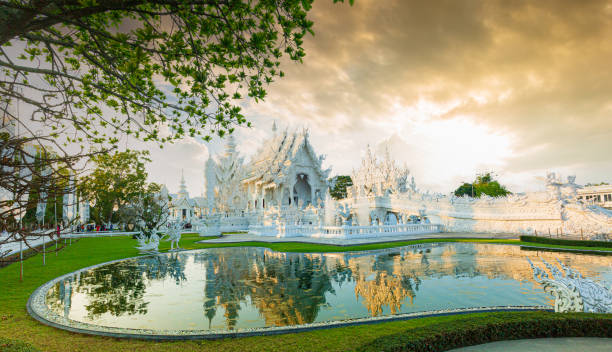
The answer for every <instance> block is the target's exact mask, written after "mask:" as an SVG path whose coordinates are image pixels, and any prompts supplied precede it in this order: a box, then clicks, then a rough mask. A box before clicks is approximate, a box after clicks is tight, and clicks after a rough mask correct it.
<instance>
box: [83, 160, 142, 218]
mask: <svg viewBox="0 0 612 352" xmlns="http://www.w3.org/2000/svg"><path fill="white" fill-rule="evenodd" d="M147 155H148V152H138V151H129V150H128V151H125V152H116V153H113V154H100V155H98V156H96V157H94V159H93V161H94V163H95V169H94V170H93V172H92V173H91V174H89V175H87V176H86V177H83V178H82V179H81V180H80V181H79V187H78V188H79V193H80V195H81V196H82V197H83V198H84V199H87V200H89V202H90V204H92V205H93V206H92V207H91V209H90V216H91V218H92V219H93V220H94V221H96V223H98V224H103V223H110V222H114V221H117V220H118V217H117V211H118V210H119V209H121V208H122V207H123V206H125V205H126V204H128V203H129V202H131V201H134V200H135V199H137V198H138V197H140V196H141V195H142V194H144V193H146V181H147V172H146V170H145V164H144V163H145V161H148V160H149V159H148V158H147Z"/></svg>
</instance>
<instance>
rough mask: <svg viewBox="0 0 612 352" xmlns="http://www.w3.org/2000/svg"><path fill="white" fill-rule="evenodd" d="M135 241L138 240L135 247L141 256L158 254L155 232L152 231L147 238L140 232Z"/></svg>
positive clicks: (157, 241) (157, 237)
mask: <svg viewBox="0 0 612 352" xmlns="http://www.w3.org/2000/svg"><path fill="white" fill-rule="evenodd" d="M136 240H138V246H136V248H137V249H138V250H139V251H140V253H141V254H152V253H158V252H159V236H157V231H153V234H152V235H151V236H150V237H149V238H147V236H145V234H144V233H142V232H141V233H140V235H138V236H137V237H136Z"/></svg>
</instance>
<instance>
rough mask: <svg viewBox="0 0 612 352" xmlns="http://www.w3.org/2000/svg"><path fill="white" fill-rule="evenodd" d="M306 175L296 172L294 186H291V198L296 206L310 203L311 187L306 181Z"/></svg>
mask: <svg viewBox="0 0 612 352" xmlns="http://www.w3.org/2000/svg"><path fill="white" fill-rule="evenodd" d="M308 181H309V180H308V175H306V174H297V176H296V182H295V186H293V200H294V204H295V205H296V206H299V205H300V204H302V205H303V206H306V205H308V204H311V203H312V188H311V187H310V183H309V182H308Z"/></svg>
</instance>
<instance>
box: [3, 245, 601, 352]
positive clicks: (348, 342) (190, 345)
mask: <svg viewBox="0 0 612 352" xmlns="http://www.w3.org/2000/svg"><path fill="white" fill-rule="evenodd" d="M201 239H202V238H201V237H198V236H197V235H195V234H193V235H183V238H182V240H181V243H180V246H181V247H182V248H185V249H196V248H210V247H215V246H219V245H214V244H198V243H195V242H197V241H199V240H201ZM448 241H455V242H487V243H506V244H514V245H519V244H524V243H521V242H520V241H518V240H465V239H449V240H446V239H444V240H440V239H436V240H420V241H410V242H393V243H385V244H372V245H364V246H353V247H338V246H328V245H311V244H303V243H268V244H263V243H259V242H257V243H239V244H227V245H223V246H225V247H233V246H249V245H251V246H260V247H268V248H271V249H274V250H278V251H291V252H338V251H352V250H365V249H380V248H389V247H396V246H403V245H407V244H414V243H425V242H448ZM135 245H136V241H135V240H133V239H131V238H130V237H105V238H84V239H81V240H79V241H76V242H73V244H72V245H71V246H68V247H67V248H65V249H63V250H62V251H60V252H59V253H58V255H57V256H56V255H55V254H47V258H46V260H47V264H46V266H43V265H42V256H41V255H36V256H33V257H31V258H29V259H28V260H26V261H24V273H25V274H24V276H25V277H24V281H23V282H20V281H19V263H15V264H11V265H9V266H6V267H4V268H1V269H0V350H2V349H3V346H6V345H3V342H2V341H3V340H5V339H17V340H21V341H23V342H26V343H30V344H32V345H33V346H35V347H36V348H38V349H40V350H41V351H113V352H116V351H195V350H197V351H237V350H242V351H344V350H356V349H370V348H373V349H375V350H380V346H381V343H382V344H383V345H385V344H387V340H386V339H389V341H396V342H397V341H401V338H402V337H405V336H412V335H414V336H424V335H427V334H429V333H428V331H430V332H431V333H435V334H437V333H438V332H436V331H437V330H436V329H439V328H440V327H441V326H467V325H470V326H479V324H488V323H490V322H491V321H492V319H493V320H495V319H498V320H502V321H503V320H512V319H514V320H517V319H519V320H520V319H522V318H521V317H525V318H528V317H530V316H531V317H537V319H541V318H547V319H561V318H564V317H568V316H570V315H561V314H556V315H553V314H551V313H544V312H525V313H487V314H470V315H460V316H447V317H436V318H424V319H417V320H409V321H402V322H393V323H382V324H374V325H362V326H354V327H345V328H336V329H327V330H317V331H311V332H304V333H297V334H285V335H278V336H261V337H248V338H239V339H227V340H219V341H181V342H150V341H140V340H129V339H115V338H106V337H98V336H90V335H82V334H75V333H71V332H67V331H64V330H60V329H55V328H51V327H48V326H46V325H43V324H40V323H38V322H37V321H36V320H34V319H32V318H31V317H30V316H29V315H28V314H27V312H26V302H27V300H28V297H29V295H30V293H31V292H33V291H34V289H36V288H37V287H38V286H40V285H42V284H43V283H45V282H47V281H49V280H51V279H53V278H55V277H57V276H59V275H62V274H65V273H68V272H71V271H74V270H77V269H79V268H83V267H86V266H90V265H94V264H98V263H101V262H106V261H110V260H115V259H121V258H126V257H133V256H137V255H138V252H137V250H136V249H135ZM537 245H539V246H541V244H537ZM168 248H169V242H162V244H161V246H160V250H162V251H164V250H167V249H168ZM591 249H592V248H591ZM608 250H609V249H608ZM534 314H536V315H534ZM571 316H572V317H573V316H576V317H589V318H590V317H594V315H584V314H574V315H571ZM600 317H601V316H600ZM609 317H610V315H604V318H605V319H604V320H606V321H609V322H612V320H610V319H609ZM449 324H450V325H449ZM466 324H467V325H466ZM432 329H433V330H432ZM398 338H399V340H398ZM381 341H382V342H381ZM389 344H390V345H391V342H389ZM368 346H370V347H368Z"/></svg>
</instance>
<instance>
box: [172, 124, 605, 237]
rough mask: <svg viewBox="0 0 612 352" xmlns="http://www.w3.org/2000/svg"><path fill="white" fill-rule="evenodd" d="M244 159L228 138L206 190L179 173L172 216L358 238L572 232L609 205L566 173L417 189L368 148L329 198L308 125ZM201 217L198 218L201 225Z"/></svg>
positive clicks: (593, 222)
mask: <svg viewBox="0 0 612 352" xmlns="http://www.w3.org/2000/svg"><path fill="white" fill-rule="evenodd" d="M273 131H274V136H273V137H272V138H271V139H269V140H267V141H265V142H264V143H263V146H262V147H261V148H260V149H259V150H258V151H257V153H256V154H255V156H254V157H253V158H252V159H251V160H250V161H249V162H245V159H244V158H243V157H241V156H240V155H239V153H238V152H237V150H236V142H235V140H234V138H233V136H230V137H229V139H228V143H227V146H226V150H225V152H224V153H223V154H222V155H220V156H212V155H211V156H210V157H209V159H208V160H207V161H206V163H205V167H204V174H205V190H206V197H205V198H202V197H200V198H199V199H197V200H195V199H190V198H189V194H188V193H187V191H186V188H185V185H184V180H182V182H181V191H180V192H179V194H178V195H177V196H175V197H173V199H172V207H171V216H172V217H173V218H174V219H175V220H182V221H186V222H193V223H194V224H195V225H196V227H198V228H199V227H204V226H207V228H208V232H207V233H208V234H211V235H214V234H219V233H220V232H227V231H248V232H249V233H251V234H254V235H261V236H277V237H298V236H308V237H330V238H364V237H389V236H397V235H407V234H423V233H432V232H443V231H446V232H481V233H493V234H494V233H506V234H517V233H518V234H536V233H537V234H541V235H548V234H549V233H550V234H551V235H552V234H555V235H557V234H558V235H560V236H561V235H568V234H572V235H577V236H583V237H584V238H600V237H605V236H608V235H609V234H610V233H612V211H609V210H606V209H604V208H601V207H599V206H597V205H593V204H587V203H584V202H583V201H582V200H581V199H580V198H579V197H578V196H577V190H579V189H580V186H578V185H576V184H575V183H574V179H575V178H574V177H569V178H568V181H567V182H563V181H561V180H560V179H559V178H558V177H557V176H556V175H555V174H553V173H551V174H549V175H548V176H547V189H546V190H545V191H542V192H532V193H527V194H512V195H509V196H506V197H498V198H491V197H487V196H483V197H481V198H470V197H467V196H466V197H455V196H454V195H452V194H451V195H433V194H429V192H427V193H422V192H420V191H419V190H418V189H417V187H416V184H415V181H414V178H413V177H411V178H409V176H410V172H409V170H408V169H407V168H406V166H399V165H396V163H395V162H394V161H393V160H391V159H390V157H389V153H387V154H386V155H385V158H384V159H383V160H379V159H378V158H377V157H376V156H374V155H373V154H372V152H371V151H370V150H369V147H368V150H367V151H366V156H365V158H364V160H363V161H362V164H361V167H360V168H359V169H357V170H354V171H353V173H352V180H353V186H351V187H349V188H348V189H347V194H348V197H347V198H346V199H342V200H339V201H335V200H333V199H332V198H331V197H330V196H329V192H328V188H329V184H328V177H329V173H330V169H323V166H322V162H323V160H324V156H321V155H317V154H316V152H315V151H314V148H313V146H312V145H311V144H310V141H309V133H308V131H307V130H303V131H301V132H293V133H290V132H288V131H287V130H285V131H284V132H280V133H279V132H278V131H277V130H276V126H274V128H273ZM204 224H206V225H204Z"/></svg>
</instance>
